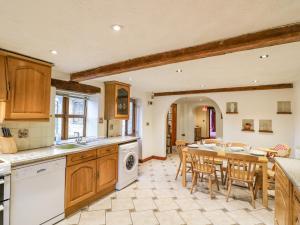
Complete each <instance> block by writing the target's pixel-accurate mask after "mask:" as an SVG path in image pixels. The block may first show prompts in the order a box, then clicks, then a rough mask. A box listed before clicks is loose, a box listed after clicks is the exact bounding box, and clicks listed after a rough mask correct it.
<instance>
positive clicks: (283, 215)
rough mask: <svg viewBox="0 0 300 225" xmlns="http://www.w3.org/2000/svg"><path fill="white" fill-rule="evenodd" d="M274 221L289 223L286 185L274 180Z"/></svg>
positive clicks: (288, 201) (288, 202)
mask: <svg viewBox="0 0 300 225" xmlns="http://www.w3.org/2000/svg"><path fill="white" fill-rule="evenodd" d="M275 196H276V198H275V221H276V224H277V225H289V224H290V223H289V221H290V216H289V215H290V196H289V194H288V193H287V190H286V187H284V186H283V185H282V184H281V183H280V182H278V181H276V187H275Z"/></svg>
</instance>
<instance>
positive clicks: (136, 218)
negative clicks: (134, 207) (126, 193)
mask: <svg viewBox="0 0 300 225" xmlns="http://www.w3.org/2000/svg"><path fill="white" fill-rule="evenodd" d="M131 219H132V222H133V225H158V224H159V223H158V221H157V219H156V217H155V216H154V213H153V211H152V210H149V211H141V212H133V213H131Z"/></svg>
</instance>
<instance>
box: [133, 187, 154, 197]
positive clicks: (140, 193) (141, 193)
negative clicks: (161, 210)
mask: <svg viewBox="0 0 300 225" xmlns="http://www.w3.org/2000/svg"><path fill="white" fill-rule="evenodd" d="M135 195H136V197H137V198H152V197H154V194H153V191H152V190H151V189H141V190H136V191H135Z"/></svg>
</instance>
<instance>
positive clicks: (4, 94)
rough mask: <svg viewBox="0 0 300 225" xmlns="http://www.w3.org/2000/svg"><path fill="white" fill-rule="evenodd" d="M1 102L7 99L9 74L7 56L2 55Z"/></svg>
mask: <svg viewBox="0 0 300 225" xmlns="http://www.w3.org/2000/svg"><path fill="white" fill-rule="evenodd" d="M0 81H1V82H0V102H2V101H6V100H7V93H8V89H7V87H8V86H7V76H6V63H5V56H2V55H0Z"/></svg>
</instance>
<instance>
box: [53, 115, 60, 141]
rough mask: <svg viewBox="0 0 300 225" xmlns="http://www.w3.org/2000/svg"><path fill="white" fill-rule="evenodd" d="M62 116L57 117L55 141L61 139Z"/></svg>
mask: <svg viewBox="0 0 300 225" xmlns="http://www.w3.org/2000/svg"><path fill="white" fill-rule="evenodd" d="M61 130H62V118H55V141H60V140H61Z"/></svg>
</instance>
